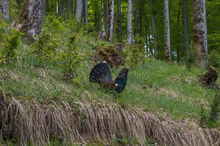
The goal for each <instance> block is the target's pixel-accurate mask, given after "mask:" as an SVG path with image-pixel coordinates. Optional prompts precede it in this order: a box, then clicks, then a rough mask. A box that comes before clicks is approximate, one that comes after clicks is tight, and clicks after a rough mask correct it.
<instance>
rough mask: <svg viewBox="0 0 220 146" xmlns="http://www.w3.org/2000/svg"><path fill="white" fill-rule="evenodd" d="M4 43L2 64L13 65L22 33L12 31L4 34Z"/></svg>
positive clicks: (1, 44) (0, 45) (1, 51)
mask: <svg viewBox="0 0 220 146" xmlns="http://www.w3.org/2000/svg"><path fill="white" fill-rule="evenodd" d="M2 36H3V42H1V43H0V48H1V50H0V63H7V64H8V63H11V61H13V60H15V59H16V54H17V52H16V49H17V48H18V46H19V44H20V38H21V36H22V33H21V32H19V31H18V30H15V29H14V30H12V31H9V32H8V33H4V34H3V35H2Z"/></svg>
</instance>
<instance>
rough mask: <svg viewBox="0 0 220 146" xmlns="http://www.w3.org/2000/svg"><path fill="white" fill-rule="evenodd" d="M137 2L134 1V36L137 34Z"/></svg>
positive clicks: (136, 0)
mask: <svg viewBox="0 0 220 146" xmlns="http://www.w3.org/2000/svg"><path fill="white" fill-rule="evenodd" d="M138 13H139V12H138V0H134V36H136V35H137V34H138V22H139V20H138V16H139V14H138Z"/></svg>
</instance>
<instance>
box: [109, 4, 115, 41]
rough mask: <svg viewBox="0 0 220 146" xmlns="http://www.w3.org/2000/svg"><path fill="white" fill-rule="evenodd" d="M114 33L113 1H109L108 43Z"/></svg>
mask: <svg viewBox="0 0 220 146" xmlns="http://www.w3.org/2000/svg"><path fill="white" fill-rule="evenodd" d="M113 33H114V0H111V3H110V29H109V41H110V42H112V41H113Z"/></svg>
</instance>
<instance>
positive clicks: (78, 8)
mask: <svg viewBox="0 0 220 146" xmlns="http://www.w3.org/2000/svg"><path fill="white" fill-rule="evenodd" d="M82 9H83V0H76V20H77V21H78V22H81V18H82Z"/></svg>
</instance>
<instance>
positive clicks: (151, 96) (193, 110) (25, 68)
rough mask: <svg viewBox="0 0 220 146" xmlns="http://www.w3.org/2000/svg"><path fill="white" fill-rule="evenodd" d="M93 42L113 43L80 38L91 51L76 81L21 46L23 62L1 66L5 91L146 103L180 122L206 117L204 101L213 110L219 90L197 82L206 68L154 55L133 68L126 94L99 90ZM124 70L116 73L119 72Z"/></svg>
mask: <svg viewBox="0 0 220 146" xmlns="http://www.w3.org/2000/svg"><path fill="white" fill-rule="evenodd" d="M88 40H89V43H88ZM91 43H92V44H98V45H99V44H102V43H103V44H106V45H108V43H106V42H100V41H98V42H96V40H95V39H93V38H89V37H88V36H87V37H85V36H84V37H83V38H82V39H81V40H80V42H79V43H78V48H79V49H80V50H81V51H80V52H81V53H82V54H86V55H87V56H86V58H85V60H84V61H83V65H82V66H81V67H79V68H78V69H77V72H78V76H77V78H75V79H74V80H71V81H65V80H62V78H61V69H60V68H59V66H57V64H53V63H46V62H43V63H39V60H38V58H36V57H34V56H33V55H32V54H31V52H30V50H31V49H30V47H31V46H28V45H24V44H23V45H21V47H20V50H19V56H18V61H17V62H15V63H13V64H11V65H3V66H1V69H0V72H1V84H2V86H1V88H2V90H3V91H4V92H6V93H7V94H11V95H13V96H14V97H16V98H22V99H31V98H37V99H38V100H39V101H40V102H44V103H45V102H50V101H51V100H57V101H59V100H66V101H72V100H74V99H81V98H84V99H91V100H95V101H97V102H99V100H104V101H106V102H116V103H119V104H123V105H124V106H139V107H143V108H144V109H146V110H148V111H154V112H157V113H159V115H161V116H163V117H171V118H173V119H174V120H177V121H178V120H187V121H188V120H190V121H191V120H193V121H196V122H198V121H199V118H200V116H199V114H200V108H201V104H202V105H205V107H207V109H208V107H209V104H210V103H211V102H212V99H213V98H214V94H215V92H216V89H214V88H207V87H201V86H200V85H199V84H198V82H197V79H198V75H200V74H202V73H203V72H204V70H201V69H198V68H196V67H193V68H192V70H191V71H190V72H189V71H187V70H186V68H185V66H182V65H177V64H175V63H173V64H169V63H165V62H162V61H158V60H155V59H149V58H146V62H145V64H139V65H137V66H136V68H134V69H131V70H130V72H129V78H128V83H127V86H126V89H125V91H124V92H123V93H122V94H120V95H114V94H110V93H105V92H103V91H101V90H99V89H98V88H99V87H98V85H96V84H93V83H89V82H88V77H89V72H90V70H91V68H92V67H93V65H94V64H95V63H94V62H93V61H92V60H91V58H92V57H93V55H94V54H95V50H94V49H92V47H91ZM119 70H120V69H118V70H116V71H114V72H113V77H115V76H116V75H117V73H118V72H119ZM219 82H220V81H219V80H218V83H219Z"/></svg>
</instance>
